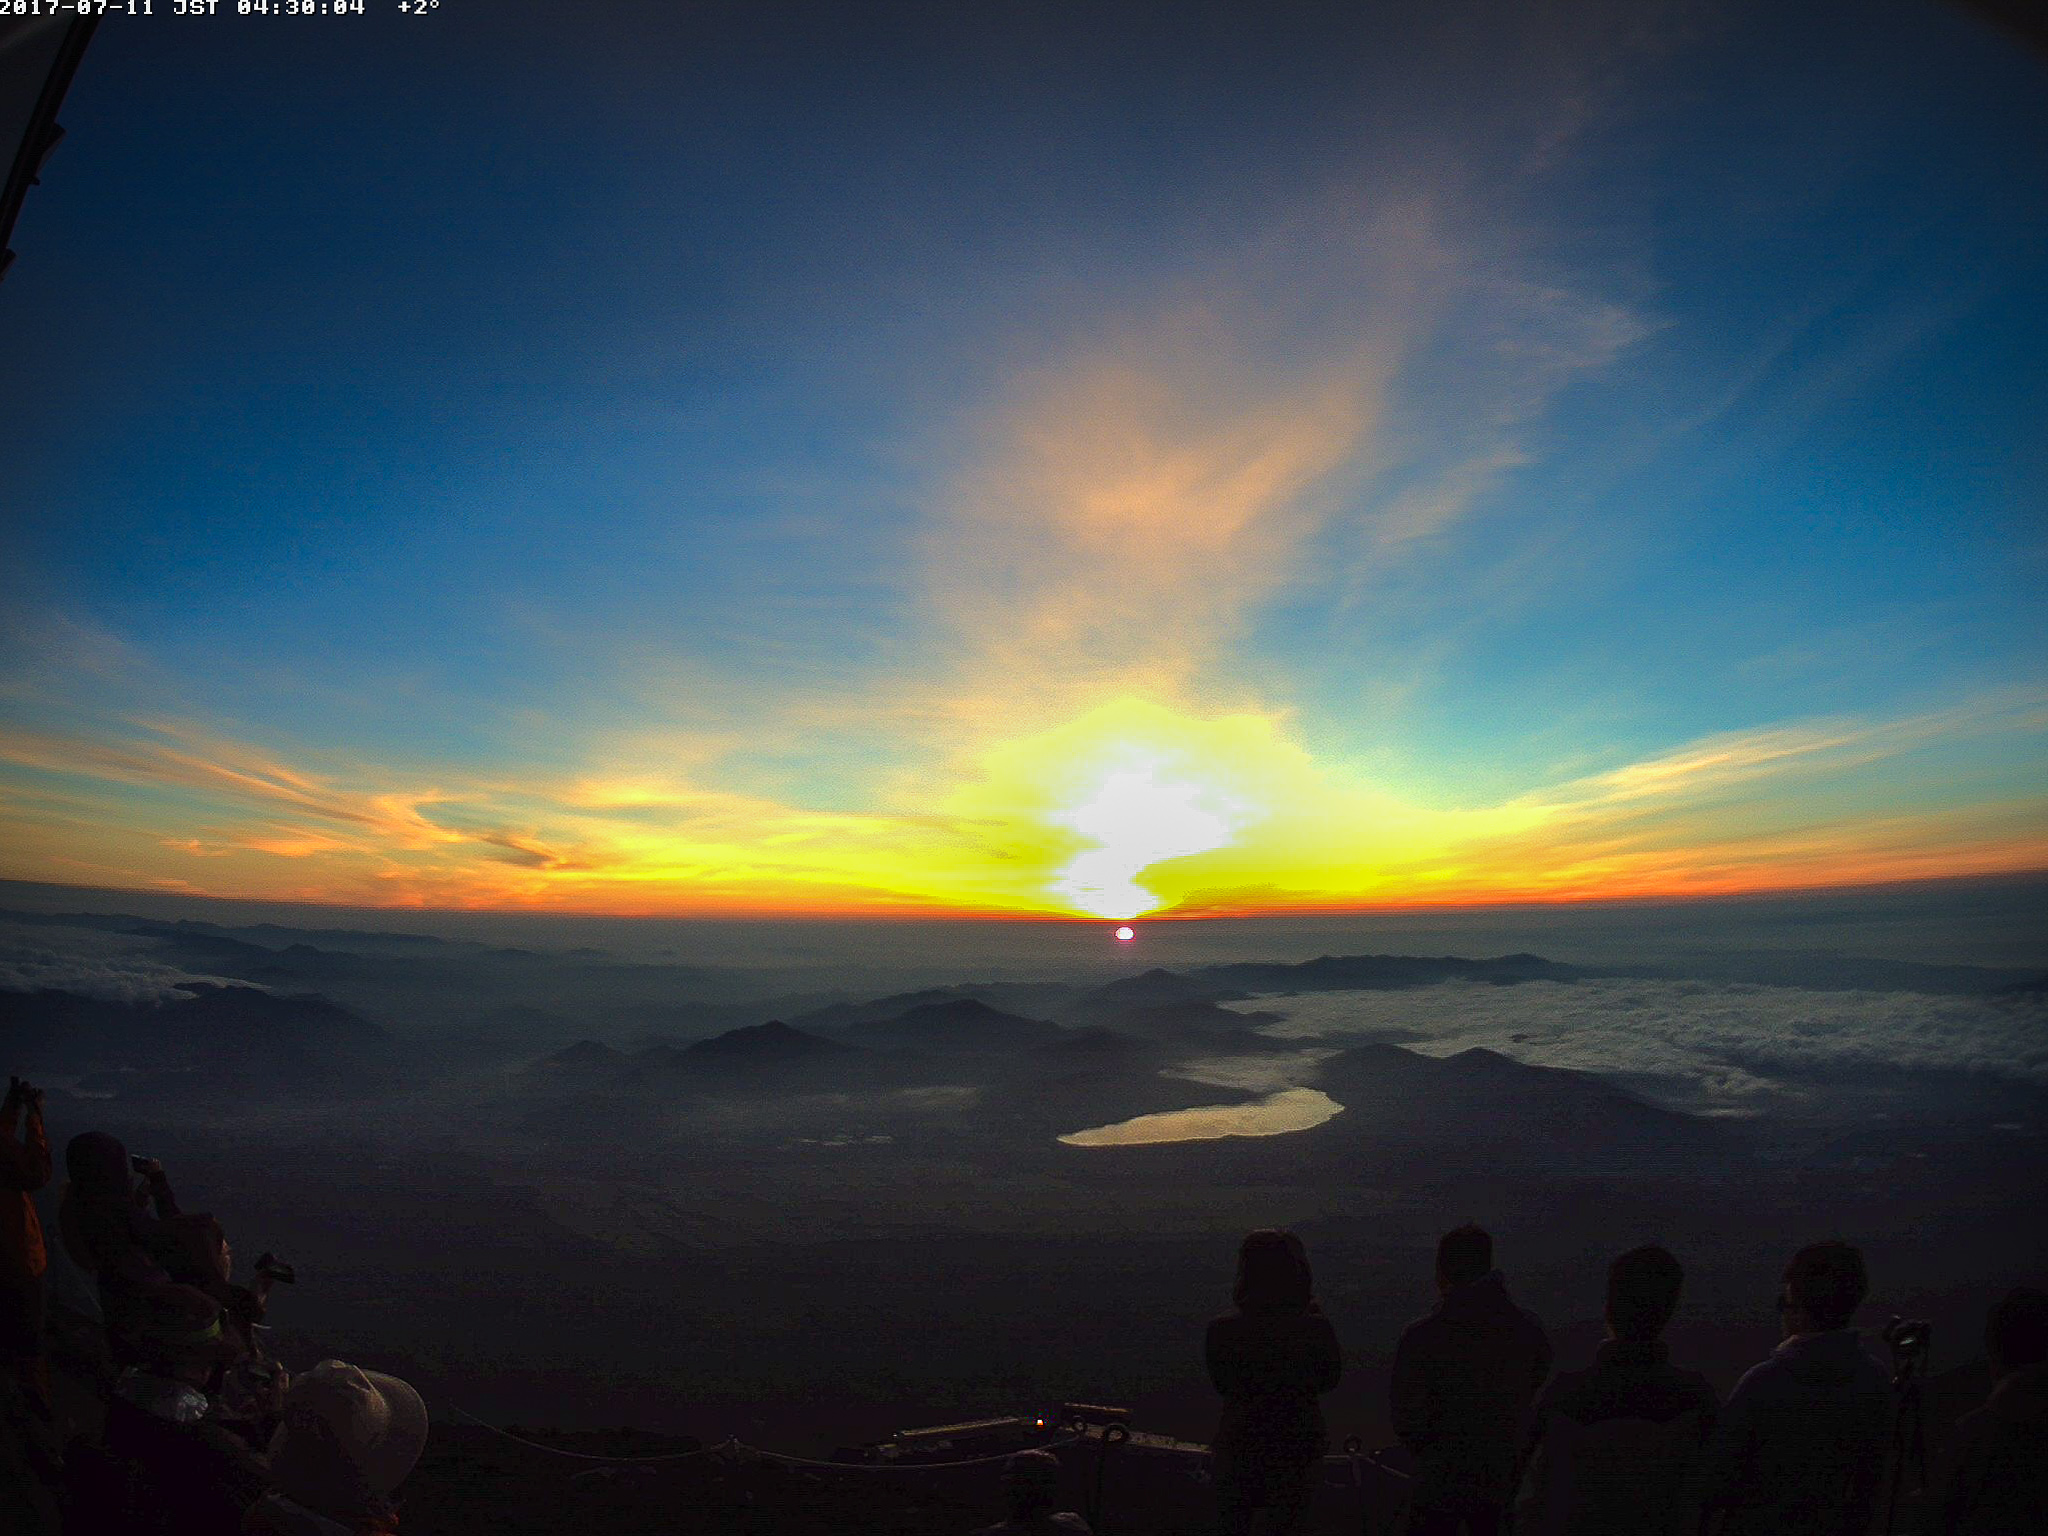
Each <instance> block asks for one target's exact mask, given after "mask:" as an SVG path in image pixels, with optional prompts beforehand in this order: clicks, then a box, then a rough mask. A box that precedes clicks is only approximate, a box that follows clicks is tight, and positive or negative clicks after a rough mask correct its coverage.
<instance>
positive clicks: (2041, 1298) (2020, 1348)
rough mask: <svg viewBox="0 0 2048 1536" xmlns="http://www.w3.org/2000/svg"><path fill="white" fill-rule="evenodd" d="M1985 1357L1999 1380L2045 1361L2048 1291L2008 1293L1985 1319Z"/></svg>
mask: <svg viewBox="0 0 2048 1536" xmlns="http://www.w3.org/2000/svg"><path fill="white" fill-rule="evenodd" d="M1984 1353H1985V1354H1987V1355H1989V1356H1990V1357H1991V1364H1992V1367H1993V1369H1995V1370H1996V1371H1997V1372H1998V1374H1999V1375H2001V1376H2003V1375H2005V1373H2006V1372H2008V1371H2018V1370H2024V1369H2025V1368H2026V1367H2028V1366H2030V1365H2039V1364H2041V1363H2042V1362H2043V1361H2044V1360H2048V1291H2037V1290H2035V1289H2034V1288H2033V1287H2032V1286H2031V1285H2023V1286H2020V1287H2018V1288H2017V1289H2016V1290H2010V1291H2007V1292H2006V1293H2005V1296H2004V1298H2003V1299H2002V1300H2000V1302H1999V1303H1998V1305H1997V1306H1995V1307H1993V1308H1992V1309H1991V1311H1990V1314H1989V1315H1988V1316H1986V1317H1985V1319H1984Z"/></svg>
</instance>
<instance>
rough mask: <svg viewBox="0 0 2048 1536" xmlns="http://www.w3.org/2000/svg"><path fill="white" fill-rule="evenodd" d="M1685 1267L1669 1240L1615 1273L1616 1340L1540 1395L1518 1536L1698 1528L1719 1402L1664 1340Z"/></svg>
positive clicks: (1623, 1261)
mask: <svg viewBox="0 0 2048 1536" xmlns="http://www.w3.org/2000/svg"><path fill="white" fill-rule="evenodd" d="M1684 1281H1685V1272H1684V1271H1683V1270H1682V1269H1680V1268H1679V1264H1678V1260H1676V1259H1675V1258H1673V1257H1672V1256H1671V1255H1670V1254H1669V1253H1667V1252H1666V1251H1665V1250H1664V1249H1662V1248H1634V1249H1631V1250H1630V1251H1629V1252H1627V1253H1624V1254H1623V1255H1622V1256H1621V1257H1620V1258H1618V1259H1616V1260H1615V1261H1614V1262H1613V1264H1611V1265H1609V1266H1608V1270H1607V1340H1606V1342H1605V1343H1603V1344H1602V1345H1601V1346H1600V1351H1599V1353H1598V1354H1597V1355H1596V1356H1595V1357H1594V1360H1593V1364H1592V1365H1590V1366H1589V1367H1587V1368H1586V1369H1585V1370H1583V1371H1566V1372H1563V1373H1562V1374H1560V1375H1559V1376H1557V1377H1556V1378H1555V1379H1554V1380H1553V1381H1552V1382H1551V1383H1550V1385H1549V1386H1548V1387H1547V1388H1545V1389H1544V1392H1543V1395H1542V1396H1541V1397H1540V1398H1538V1399H1537V1403H1536V1444H1535V1450H1534V1453H1533V1454H1532V1456H1531V1458H1530V1462H1529V1469H1528V1476H1527V1478H1526V1480H1525V1481H1524V1483H1523V1488H1522V1498H1521V1502H1520V1503H1519V1504H1518V1505H1517V1507H1516V1511H1515V1532H1516V1536H1692V1533H1693V1532H1696V1531H1697V1530H1698V1529H1699V1523H1700V1511H1699V1487H1698V1479H1699V1472H1700V1460H1701V1455H1702V1452H1703V1451H1704V1449H1705V1444H1706V1439H1707V1436H1708V1435H1709V1434H1710V1433H1711V1432H1712V1430H1713V1427H1714V1416H1715V1412H1716V1410H1717V1409H1718V1408H1719V1406H1720V1399H1719V1398H1718V1397H1717V1396H1716V1395H1715V1393H1714V1389H1713V1388H1712V1387H1711V1386H1709V1385H1708V1384H1707V1378H1706V1377H1704V1376H1702V1375H1700V1374H1699V1372H1697V1371H1681V1370H1679V1369H1677V1368H1676V1367H1674V1366H1673V1365H1672V1364H1671V1361H1670V1356H1669V1354H1668V1352H1667V1351H1666V1350H1665V1348H1664V1342H1663V1339H1662V1338H1661V1337H1660V1335H1662V1333H1663V1332H1664V1329H1665V1326H1666V1325H1667V1324H1669V1323H1670V1321H1671V1317H1672V1314H1673V1313H1675V1312H1676V1311H1677V1310H1678V1293H1679V1289H1680V1287H1681V1286H1682V1285H1683V1284H1684Z"/></svg>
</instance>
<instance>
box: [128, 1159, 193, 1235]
mask: <svg viewBox="0 0 2048 1536" xmlns="http://www.w3.org/2000/svg"><path fill="white" fill-rule="evenodd" d="M135 1171H136V1172H137V1173H139V1174H141V1175H142V1176H143V1178H145V1179H147V1180H148V1181H149V1200H150V1203H151V1204H152V1205H154V1206H155V1207H156V1217H157V1220H158V1221H169V1220H170V1219H171V1218H172V1217H173V1216H179V1215H183V1214H184V1213H183V1212H181V1211H180V1210H179V1209H178V1197H177V1196H176V1195H175V1194H173V1193H172V1192H171V1180H170V1176H169V1175H168V1174H166V1173H165V1172H164V1165H163V1164H162V1163H160V1162H158V1161H157V1160H156V1159H155V1158H153V1157H144V1158H139V1159H137V1161H136V1164H135Z"/></svg>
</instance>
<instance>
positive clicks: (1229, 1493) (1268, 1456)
mask: <svg viewBox="0 0 2048 1536" xmlns="http://www.w3.org/2000/svg"><path fill="white" fill-rule="evenodd" d="M1232 1299H1233V1300H1235V1301H1236V1303H1237V1308H1236V1310H1235V1311H1232V1312H1229V1313H1226V1314H1225V1315H1224V1316H1222V1317H1219V1318H1217V1319H1216V1320H1215V1321H1214V1322H1213V1323H1211V1324H1210V1325H1209V1334H1208V1338H1207V1341H1206V1349H1205V1354H1206V1355H1207V1357H1208V1362H1209V1380H1210V1381H1211V1382H1212V1383H1214V1385H1215V1387H1216V1390H1217V1391H1218V1392H1220V1393H1221V1394H1222V1395H1223V1415H1222V1418H1221V1420H1220V1421H1219V1422H1218V1423H1217V1426H1216V1442H1215V1446H1214V1454H1213V1457H1212V1460H1211V1471H1212V1473H1213V1474H1214V1477H1215V1482H1216V1506H1217V1516H1218V1523H1219V1526H1220V1528H1221V1529H1222V1531H1223V1533H1224V1536H1238V1533H1242V1532H1247V1531H1250V1530H1251V1529H1252V1525H1253V1521H1254V1519H1255V1517H1256V1515H1257V1512H1258V1511H1260V1510H1264V1511H1265V1512H1266V1529H1267V1530H1268V1531H1269V1532H1273V1533H1276V1536H1277V1533H1290V1536H1291V1533H1293V1532H1295V1531H1299V1530H1300V1529H1301V1527H1302V1523H1303V1522H1304V1521H1305V1520H1306V1519H1307V1517H1308V1508H1309V1504H1310V1502H1311V1501H1312V1500H1313V1499H1314V1497H1315V1490H1316V1483H1317V1480H1318V1476H1319V1474H1320V1473H1321V1470H1322V1459H1323V1455H1324V1453H1325V1452H1326V1451H1328V1450H1329V1448H1330V1432H1329V1428H1328V1426H1326V1425H1325V1424H1324V1422H1323V1408H1322V1404H1321V1403H1319V1402H1318V1401H1317V1399H1318V1398H1319V1397H1321V1396H1322V1394H1323V1393H1325V1392H1328V1391H1329V1390H1330V1389H1331V1388H1333V1387H1335V1386H1336V1385H1337V1381H1338V1378H1339V1377H1341V1376H1342V1375H1343V1373H1344V1363H1343V1357H1342V1355H1341V1354H1340V1353H1339V1352H1338V1349H1337V1335H1336V1333H1335V1332H1334V1331H1333V1330H1332V1329H1331V1327H1330V1322H1329V1319H1328V1318H1326V1317H1324V1316H1323V1313H1322V1309H1321V1308H1320V1307H1318V1306H1317V1305H1316V1301H1315V1282H1314V1277H1313V1276H1312V1275H1311V1273H1310V1271H1309V1267H1308V1254H1307V1252H1306V1251H1305V1250H1304V1249H1303V1248H1302V1245H1301V1239H1299V1238H1298V1237H1296V1236H1295V1235H1294V1234H1293V1233H1291V1232H1276V1231H1272V1230H1269V1229H1263V1230H1260V1231H1257V1232H1254V1233H1252V1234H1250V1235H1249V1236H1248V1237H1246V1238H1245V1240H1244V1242H1243V1244H1242V1245H1241V1246H1240V1247H1239V1249H1238V1253H1237V1285H1236V1288H1235V1291H1234V1293H1233V1298H1232Z"/></svg>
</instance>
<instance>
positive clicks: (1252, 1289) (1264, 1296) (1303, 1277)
mask: <svg viewBox="0 0 2048 1536" xmlns="http://www.w3.org/2000/svg"><path fill="white" fill-rule="evenodd" d="M1232 1299H1233V1300H1234V1301H1236V1303H1237V1305H1238V1310H1239V1311H1243V1312H1289V1311H1299V1310H1301V1309H1302V1308H1304V1307H1306V1306H1307V1305H1308V1304H1309V1303H1310V1302H1311V1301H1313V1300H1314V1299H1315V1277H1314V1276H1313V1275H1312V1274H1311V1273H1310V1272H1309V1267H1308V1250H1307V1249H1305V1248H1303V1247H1302V1246H1301V1239H1300V1238H1298V1237H1296V1236H1295V1235H1294V1234H1293V1233H1292V1232H1280V1231H1276V1230H1275V1229H1274V1228H1272V1227H1261V1228H1260V1229H1259V1230H1258V1231H1256V1232H1253V1233H1250V1234H1248V1235H1247V1236H1246V1237H1245V1240H1244V1241H1243V1242H1242V1243H1241V1244H1239V1245H1238V1250H1237V1288H1236V1289H1235V1291H1233V1292H1232Z"/></svg>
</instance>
